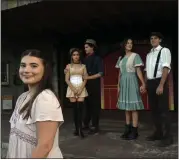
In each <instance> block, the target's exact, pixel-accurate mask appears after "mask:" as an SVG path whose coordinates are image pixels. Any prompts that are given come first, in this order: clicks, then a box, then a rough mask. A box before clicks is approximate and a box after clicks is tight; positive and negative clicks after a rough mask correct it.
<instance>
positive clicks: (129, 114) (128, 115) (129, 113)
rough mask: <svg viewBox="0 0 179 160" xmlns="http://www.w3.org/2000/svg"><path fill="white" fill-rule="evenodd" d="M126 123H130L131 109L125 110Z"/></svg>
mask: <svg viewBox="0 0 179 160" xmlns="http://www.w3.org/2000/svg"><path fill="white" fill-rule="evenodd" d="M125 114H126V124H127V125H129V124H130V123H131V111H126V112H125Z"/></svg>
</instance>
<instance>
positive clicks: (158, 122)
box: [147, 78, 171, 137]
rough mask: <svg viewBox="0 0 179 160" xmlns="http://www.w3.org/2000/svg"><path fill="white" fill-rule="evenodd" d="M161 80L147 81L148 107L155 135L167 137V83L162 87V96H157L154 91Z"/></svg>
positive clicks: (168, 133) (168, 121) (168, 124)
mask: <svg viewBox="0 0 179 160" xmlns="http://www.w3.org/2000/svg"><path fill="white" fill-rule="evenodd" d="M160 80H161V78H158V79H155V80H148V81H147V90H148V99H149V105H150V108H151V111H152V118H153V122H154V125H155V128H156V133H157V134H159V135H161V136H164V137H168V136H170V123H171V122H170V118H169V108H168V107H169V90H168V85H167V82H166V83H165V85H164V89H163V94H162V95H157V94H156V90H157V87H158V86H159V84H160Z"/></svg>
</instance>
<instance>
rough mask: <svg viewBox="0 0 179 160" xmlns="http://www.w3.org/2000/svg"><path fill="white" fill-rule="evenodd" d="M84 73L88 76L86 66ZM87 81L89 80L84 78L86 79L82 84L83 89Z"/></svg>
mask: <svg viewBox="0 0 179 160" xmlns="http://www.w3.org/2000/svg"><path fill="white" fill-rule="evenodd" d="M83 75H84V76H88V73H87V70H86V67H84V74H83ZM86 83H87V80H86V79H84V80H83V84H82V86H81V89H82V90H83V88H84V87H85V86H86Z"/></svg>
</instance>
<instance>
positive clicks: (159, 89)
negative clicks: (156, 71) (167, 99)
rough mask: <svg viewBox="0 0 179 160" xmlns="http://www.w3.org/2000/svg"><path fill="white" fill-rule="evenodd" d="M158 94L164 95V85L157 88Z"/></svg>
mask: <svg viewBox="0 0 179 160" xmlns="http://www.w3.org/2000/svg"><path fill="white" fill-rule="evenodd" d="M156 94H157V95H161V94H163V86H162V85H159V86H158V87H157V90H156Z"/></svg>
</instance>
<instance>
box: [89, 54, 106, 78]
mask: <svg viewBox="0 0 179 160" xmlns="http://www.w3.org/2000/svg"><path fill="white" fill-rule="evenodd" d="M97 65H98V73H97V74H94V75H92V76H88V78H87V79H88V80H92V79H97V78H101V77H102V76H103V74H104V68H103V62H102V59H101V58H99V57H98V58H97Z"/></svg>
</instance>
